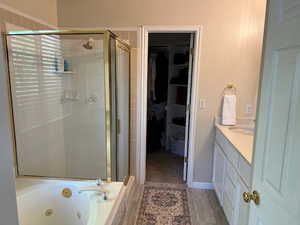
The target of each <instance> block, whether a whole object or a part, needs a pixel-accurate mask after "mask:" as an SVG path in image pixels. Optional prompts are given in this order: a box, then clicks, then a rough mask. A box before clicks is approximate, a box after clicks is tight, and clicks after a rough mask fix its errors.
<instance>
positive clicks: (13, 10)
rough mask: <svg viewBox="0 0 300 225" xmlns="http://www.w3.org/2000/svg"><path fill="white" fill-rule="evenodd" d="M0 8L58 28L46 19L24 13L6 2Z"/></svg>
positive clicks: (0, 4)
mask: <svg viewBox="0 0 300 225" xmlns="http://www.w3.org/2000/svg"><path fill="white" fill-rule="evenodd" d="M0 8H1V9H4V10H7V11H9V12H11V13H14V14H17V15H19V16H22V17H25V18H26V19H29V20H32V21H34V22H36V23H39V24H42V25H44V26H48V27H49V28H52V29H57V27H56V26H54V25H52V24H49V23H47V22H45V21H44V20H41V19H38V18H35V17H33V16H30V15H28V14H26V13H23V12H21V11H20V10H18V9H15V8H13V7H10V6H8V5H6V4H4V3H0Z"/></svg>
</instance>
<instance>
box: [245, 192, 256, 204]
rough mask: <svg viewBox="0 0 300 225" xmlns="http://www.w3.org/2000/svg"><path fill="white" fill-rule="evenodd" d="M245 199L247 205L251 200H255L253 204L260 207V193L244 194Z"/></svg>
mask: <svg viewBox="0 0 300 225" xmlns="http://www.w3.org/2000/svg"><path fill="white" fill-rule="evenodd" d="M243 199H244V202H246V203H250V202H251V200H253V202H254V203H255V204H256V205H259V203H260V196H259V193H258V192H257V191H253V192H252V194H251V193H249V192H244V193H243Z"/></svg>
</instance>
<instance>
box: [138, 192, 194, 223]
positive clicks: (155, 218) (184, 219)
mask: <svg viewBox="0 0 300 225" xmlns="http://www.w3.org/2000/svg"><path fill="white" fill-rule="evenodd" d="M136 225H191V218H190V212H189V206H188V199H187V192H186V190H185V189H184V188H172V187H154V186H145V188H144V193H143V198H142V202H141V208H140V211H139V215H138V219H137V223H136Z"/></svg>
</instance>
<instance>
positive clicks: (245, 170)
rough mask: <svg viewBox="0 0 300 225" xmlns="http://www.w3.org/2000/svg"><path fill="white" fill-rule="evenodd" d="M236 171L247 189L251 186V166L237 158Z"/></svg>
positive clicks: (241, 158) (242, 159)
mask: <svg viewBox="0 0 300 225" xmlns="http://www.w3.org/2000/svg"><path fill="white" fill-rule="evenodd" d="M238 171H239V173H240V176H241V178H242V179H243V181H244V182H245V183H246V185H247V186H248V187H250V184H251V165H250V164H249V163H248V162H247V161H246V160H245V159H244V158H243V157H242V156H240V158H239V163H238Z"/></svg>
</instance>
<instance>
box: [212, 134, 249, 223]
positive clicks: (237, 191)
mask: <svg viewBox="0 0 300 225" xmlns="http://www.w3.org/2000/svg"><path fill="white" fill-rule="evenodd" d="M250 178H251V165H250V164H249V163H248V162H247V161H246V160H245V159H244V158H243V156H242V155H241V154H240V153H239V151H238V150H237V149H236V148H235V147H234V146H233V145H232V144H231V143H230V142H229V140H228V139H227V138H226V137H225V136H224V135H223V134H222V132H220V130H218V129H217V131H216V141H215V149H214V172H213V184H214V188H215V191H216V193H217V196H218V199H219V201H220V203H221V206H222V207H223V210H224V213H225V215H226V218H227V220H228V222H229V224H230V225H247V222H248V213H249V205H248V204H246V203H244V201H243V198H242V195H243V192H245V191H247V192H249V187H250Z"/></svg>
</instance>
